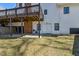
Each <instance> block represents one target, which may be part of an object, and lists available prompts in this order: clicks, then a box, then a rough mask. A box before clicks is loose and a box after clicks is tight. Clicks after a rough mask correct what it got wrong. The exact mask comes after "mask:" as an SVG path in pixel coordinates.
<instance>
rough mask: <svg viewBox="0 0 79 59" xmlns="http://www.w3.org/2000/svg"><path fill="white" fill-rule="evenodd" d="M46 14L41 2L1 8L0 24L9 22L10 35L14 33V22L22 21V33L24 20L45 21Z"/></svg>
mask: <svg viewBox="0 0 79 59" xmlns="http://www.w3.org/2000/svg"><path fill="white" fill-rule="evenodd" d="M43 18H44V15H43V12H42V9H41V6H40V4H36V5H31V6H25V7H19V8H12V9H6V10H0V24H1V23H9V24H10V25H9V30H10V35H12V34H13V33H12V22H21V34H23V30H24V29H23V22H24V21H38V23H40V21H43Z"/></svg>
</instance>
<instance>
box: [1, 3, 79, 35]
mask: <svg viewBox="0 0 79 59" xmlns="http://www.w3.org/2000/svg"><path fill="white" fill-rule="evenodd" d="M78 12H79V3H40V5H39V4H38V3H16V7H15V8H12V9H7V10H0V32H1V33H7V34H8V33H18V34H20V33H26V34H38V31H39V20H40V33H41V34H79V13H78Z"/></svg>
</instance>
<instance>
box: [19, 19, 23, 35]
mask: <svg viewBox="0 0 79 59" xmlns="http://www.w3.org/2000/svg"><path fill="white" fill-rule="evenodd" d="M20 20H21V34H23V18H20Z"/></svg>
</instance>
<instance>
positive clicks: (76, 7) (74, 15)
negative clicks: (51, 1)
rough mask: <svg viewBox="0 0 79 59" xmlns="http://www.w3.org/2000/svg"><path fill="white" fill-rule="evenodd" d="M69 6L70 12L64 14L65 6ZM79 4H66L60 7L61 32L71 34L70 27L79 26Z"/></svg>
mask: <svg viewBox="0 0 79 59" xmlns="http://www.w3.org/2000/svg"><path fill="white" fill-rule="evenodd" d="M67 6H69V8H70V9H69V10H70V13H69V14H64V13H63V8H64V7H67ZM78 12H79V4H72V5H64V6H61V7H60V16H61V19H60V20H61V21H60V23H61V25H60V32H61V33H62V34H69V33H70V28H79V13H78Z"/></svg>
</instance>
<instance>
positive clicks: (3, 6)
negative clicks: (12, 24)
mask: <svg viewBox="0 0 79 59" xmlns="http://www.w3.org/2000/svg"><path fill="white" fill-rule="evenodd" d="M14 7H16V3H0V9H9V8H14Z"/></svg>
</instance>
